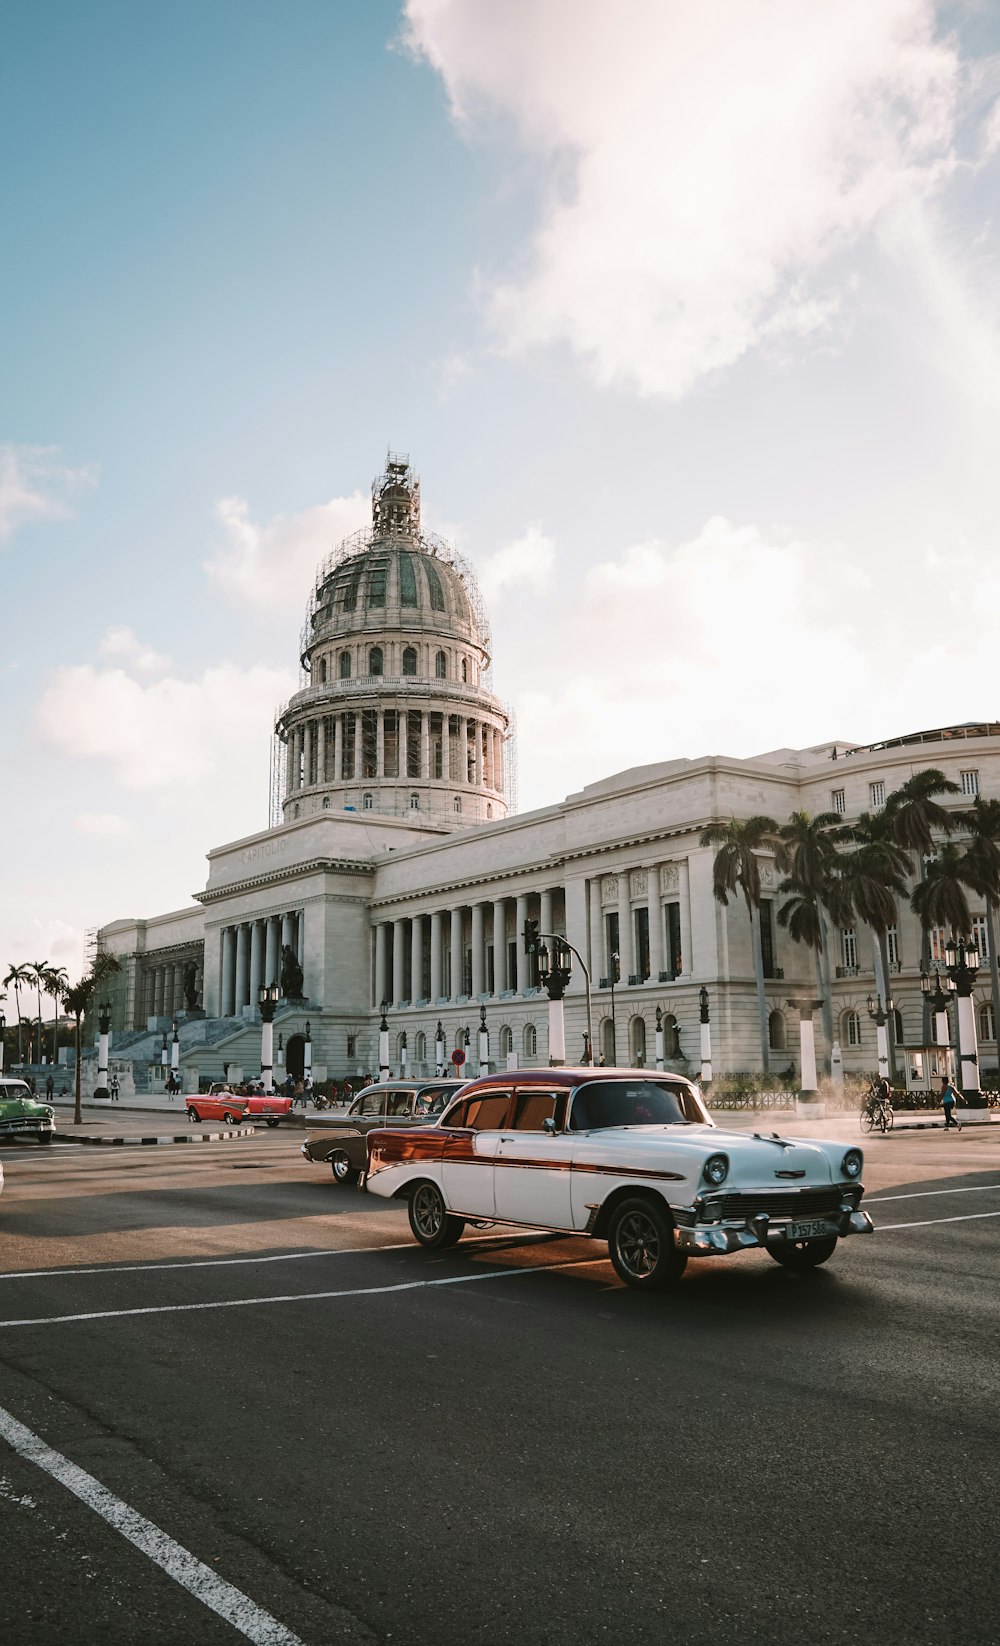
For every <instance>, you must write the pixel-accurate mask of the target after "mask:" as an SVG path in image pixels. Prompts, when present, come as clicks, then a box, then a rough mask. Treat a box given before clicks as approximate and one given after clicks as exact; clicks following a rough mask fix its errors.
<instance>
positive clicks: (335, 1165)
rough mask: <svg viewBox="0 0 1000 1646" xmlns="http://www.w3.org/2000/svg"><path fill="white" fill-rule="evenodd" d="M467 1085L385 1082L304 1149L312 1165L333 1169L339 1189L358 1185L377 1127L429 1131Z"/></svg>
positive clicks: (332, 1120) (331, 1121) (367, 1091)
mask: <svg viewBox="0 0 1000 1646" xmlns="http://www.w3.org/2000/svg"><path fill="white" fill-rule="evenodd" d="M466 1084H467V1083H466V1081H464V1080H449V1079H448V1078H447V1077H445V1076H439V1077H437V1078H435V1079H433V1080H384V1081H383V1082H382V1083H381V1085H377V1086H365V1087H364V1089H363V1090H362V1091H360V1092H359V1093H358V1095H357V1097H356V1098H355V1099H354V1101H353V1103H352V1104H351V1106H350V1108H349V1109H348V1110H347V1111H346V1112H345V1113H344V1114H340V1115H334V1116H332V1117H331V1118H330V1119H329V1120H324V1122H323V1130H322V1131H321V1132H313V1133H312V1134H311V1135H310V1136H309V1137H307V1138H306V1140H305V1142H304V1143H303V1145H302V1150H301V1152H302V1154H304V1155H305V1157H306V1159H307V1160H318V1161H320V1162H321V1163H322V1164H323V1165H327V1164H329V1166H330V1169H331V1171H332V1172H333V1181H334V1182H335V1183H357V1182H358V1180H359V1179H360V1177H361V1176H362V1174H363V1172H364V1170H365V1166H366V1164H367V1160H368V1147H367V1136H368V1133H369V1132H370V1131H371V1130H372V1128H373V1127H375V1126H421V1125H427V1124H429V1123H430V1122H431V1121H432V1120H435V1119H436V1118H437V1117H438V1115H440V1114H442V1113H443V1112H444V1110H445V1109H446V1108H447V1107H448V1104H449V1103H450V1102H451V1099H452V1098H453V1097H454V1096H455V1093H456V1092H459V1091H461V1089H462V1087H463V1086H464V1085H466Z"/></svg>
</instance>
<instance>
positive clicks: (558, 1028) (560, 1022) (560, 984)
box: [538, 938, 571, 1068]
mask: <svg viewBox="0 0 1000 1646" xmlns="http://www.w3.org/2000/svg"><path fill="white" fill-rule="evenodd" d="M555 943H556V949H555V955H554V959H555V965H553V964H552V959H553V957H552V956H550V954H549V949H548V945H547V944H546V943H543V944H542V945H541V948H540V949H539V950H538V977H539V981H540V982H541V984H542V987H543V988H544V990H545V992H546V994H547V995H548V997H549V1066H550V1068H561V1067H562V1065H563V1064H564V1063H565V1061H566V1023H565V1019H564V1017H563V995H564V994H565V993H566V986H567V984H568V983H569V980H570V976H571V967H570V958H569V953H570V952H569V948H568V947H567V946H566V945H565V944H563V942H562V940H561V939H560V938H556V939H555Z"/></svg>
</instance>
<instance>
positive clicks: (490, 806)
mask: <svg viewBox="0 0 1000 1646" xmlns="http://www.w3.org/2000/svg"><path fill="white" fill-rule="evenodd" d="M486 816H487V817H488V818H489V817H492V816H493V802H492V801H491V800H487V802H486Z"/></svg>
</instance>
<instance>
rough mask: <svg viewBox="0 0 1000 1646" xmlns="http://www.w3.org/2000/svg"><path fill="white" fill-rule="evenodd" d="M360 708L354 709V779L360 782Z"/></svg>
mask: <svg viewBox="0 0 1000 1646" xmlns="http://www.w3.org/2000/svg"><path fill="white" fill-rule="evenodd" d="M361 766H362V761H361V710H360V709H355V711H354V781H355V783H360V782H361V780H362V778H361Z"/></svg>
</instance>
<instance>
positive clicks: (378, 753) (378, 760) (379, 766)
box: [375, 709, 385, 781]
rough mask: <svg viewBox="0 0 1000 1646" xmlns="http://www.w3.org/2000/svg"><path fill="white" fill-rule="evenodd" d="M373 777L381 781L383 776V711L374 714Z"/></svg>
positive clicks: (379, 710)
mask: <svg viewBox="0 0 1000 1646" xmlns="http://www.w3.org/2000/svg"><path fill="white" fill-rule="evenodd" d="M375 776H376V777H377V778H378V779H379V780H380V781H381V779H382V778H383V777H384V776H385V710H384V709H377V710H376V712H375Z"/></svg>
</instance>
